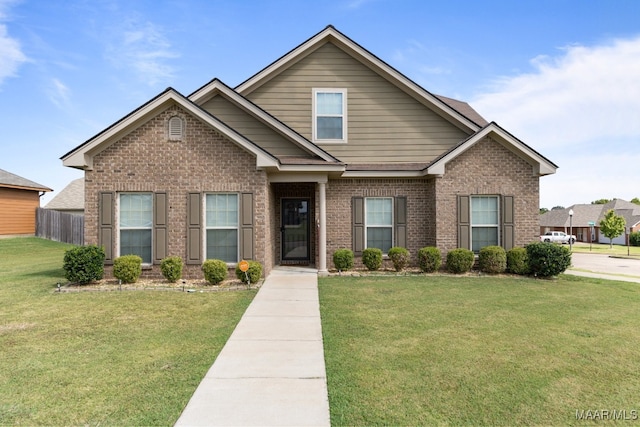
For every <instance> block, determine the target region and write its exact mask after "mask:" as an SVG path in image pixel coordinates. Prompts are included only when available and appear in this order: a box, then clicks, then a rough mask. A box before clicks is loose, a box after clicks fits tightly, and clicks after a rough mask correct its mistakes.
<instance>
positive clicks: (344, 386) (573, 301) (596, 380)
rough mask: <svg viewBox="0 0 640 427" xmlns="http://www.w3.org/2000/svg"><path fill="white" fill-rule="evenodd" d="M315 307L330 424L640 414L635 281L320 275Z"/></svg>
mask: <svg viewBox="0 0 640 427" xmlns="http://www.w3.org/2000/svg"><path fill="white" fill-rule="evenodd" d="M320 305H321V313H322V327H323V335H324V344H325V360H326V365H327V379H328V388H329V403H330V409H331V423H332V425H336V426H338V425H349V426H354V425H434V424H438V425H452V424H453V425H515V424H527V425H568V424H585V423H590V422H592V421H589V420H584V419H583V420H577V419H576V411H582V412H580V413H581V414H583V415H584V414H589V413H588V412H586V411H589V410H591V411H592V412H591V414H592V415H593V411H596V410H600V411H601V410H608V411H610V412H612V411H613V410H617V411H626V412H625V413H624V414H626V415H625V416H626V417H627V418H632V417H633V416H634V414H635V416H636V417H637V416H639V415H640V412H639V411H640V376H639V375H638V369H639V368H640V328H639V327H638V325H640V285H638V284H633V283H623V282H610V281H603V280H597V279H584V278H577V277H573V276H561V277H560V278H559V279H557V280H534V279H528V278H518V277H514V278H509V277H501V278H493V277H487V276H485V277H450V276H435V275H434V276H387V277H369V278H363V277H358V278H356V277H329V278H322V279H320ZM633 411H636V412H633ZM619 414H620V413H619ZM618 416H620V415H618ZM625 422H626V423H629V420H627V421H625ZM638 422H639V421H638V420H637V419H636V420H635V421H632V424H637V423H638Z"/></svg>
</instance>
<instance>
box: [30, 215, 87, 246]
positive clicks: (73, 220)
mask: <svg viewBox="0 0 640 427" xmlns="http://www.w3.org/2000/svg"><path fill="white" fill-rule="evenodd" d="M36 236H38V237H42V238H45V239H49V240H55V241H57V242H64V243H72V244H74V245H84V216H82V215H74V214H70V213H65V212H59V211H54V210H51V209H44V208H37V209H36Z"/></svg>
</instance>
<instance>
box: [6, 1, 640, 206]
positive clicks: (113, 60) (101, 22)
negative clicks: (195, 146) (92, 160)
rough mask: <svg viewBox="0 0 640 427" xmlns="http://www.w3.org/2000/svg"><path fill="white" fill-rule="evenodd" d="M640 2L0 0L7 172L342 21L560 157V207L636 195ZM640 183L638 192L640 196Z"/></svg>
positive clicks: (244, 73)
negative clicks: (161, 97) (167, 93)
mask: <svg viewBox="0 0 640 427" xmlns="http://www.w3.org/2000/svg"><path fill="white" fill-rule="evenodd" d="M639 18H640V1H636V0H535V1H533V0H532V1H526V0H519V1H513V0H503V1H498V0H487V1H482V0H448V1H431V0H417V1H402V0H325V1H322V2H320V1H312V0H308V1H307V0H305V1H302V0H284V1H266V0H265V1H250V0H219V1H218V0H202V1H189V0H175V1H163V0H153V1H136V0H105V1H101V0H65V1H62V0H48V1H45V0H31V1H29V0H0V124H1V125H2V128H3V129H4V131H3V132H2V134H1V135H0V144H1V147H2V150H1V151H0V169H5V170H7V171H9V172H12V173H15V174H18V175H20V176H23V177H25V178H28V179H31V180H33V181H35V182H38V183H40V184H43V185H45V186H48V187H51V188H53V189H54V190H55V192H54V193H53V194H51V193H50V194H48V195H46V196H45V197H44V199H43V204H46V202H48V201H49V200H50V199H51V198H52V197H53V195H54V194H56V193H57V192H59V191H60V190H62V188H64V186H65V185H66V184H67V183H69V182H70V181H71V180H72V179H75V178H79V177H81V176H82V172H81V171H78V170H75V169H69V168H65V167H63V166H62V162H61V161H60V160H59V158H60V156H62V155H63V154H65V153H66V152H68V151H70V150H72V149H73V148H75V147H76V146H78V145H79V144H81V143H83V142H84V141H86V140H87V139H89V138H90V137H92V136H94V135H95V134H96V133H98V132H100V131H101V130H102V129H104V128H106V127H107V126H109V125H111V124H112V123H113V122H115V121H116V120H118V119H120V118H121V117H123V116H124V115H126V114H128V113H129V112H130V111H132V110H133V109H135V108H137V107H138V106H140V105H141V104H143V103H144V102H146V101H147V100H149V99H150V98H152V97H153V96H155V95H157V94H158V93H159V92H161V91H163V90H164V89H165V88H167V87H169V86H171V87H173V88H175V89H177V90H178V91H180V92H182V93H183V94H185V95H188V94H190V93H191V92H193V91H194V90H196V89H197V88H199V87H200V86H202V85H203V84H205V83H206V82H208V81H209V80H211V79H212V78H214V77H218V78H220V79H221V80H222V81H224V82H225V83H227V84H228V85H230V86H232V87H233V86H236V85H237V84H239V83H241V82H242V81H244V80H245V79H247V78H248V77H250V76H252V75H253V74H254V73H255V72H257V71H259V70H261V69H262V68H264V67H265V66H267V65H268V64H270V63H271V62H272V61H274V60H276V59H277V58H279V57H280V56H281V55H283V54H285V53H287V52H288V51H289V50H291V49H292V48H294V47H296V46H297V45H298V44H300V43H302V42H303V41H305V40H306V39H308V38H309V37H311V36H313V35H314V34H316V33H317V32H319V31H320V30H322V29H323V28H324V27H325V26H327V25H329V24H332V25H334V26H335V27H336V28H337V29H338V30H340V31H342V32H343V33H345V34H346V35H347V36H349V37H350V38H352V39H353V40H355V41H356V42H357V43H359V44H360V45H362V46H363V47H365V48H366V49H368V50H370V51H371V52H373V53H374V54H375V55H377V56H378V57H379V58H381V59H383V60H384V61H386V62H387V63H389V64H390V65H392V66H393V67H395V68H397V69H398V70H399V71H400V72H402V73H404V74H405V75H407V76H408V77H409V78H411V79H413V80H414V81H416V82H417V83H419V84H421V85H422V86H423V87H424V88H425V89H427V90H429V91H430V92H432V93H436V94H440V95H445V96H449V97H453V98H458V99H462V100H465V101H467V102H469V103H471V105H472V106H474V107H475V108H476V109H477V110H478V111H479V112H480V114H482V115H483V116H484V117H485V118H487V119H488V120H490V121H491V120H493V121H496V122H497V123H498V124H500V125H501V126H503V127H505V128H506V129H507V130H509V131H510V132H511V133H513V134H514V135H515V136H517V137H518V138H520V139H521V140H523V141H524V142H525V143H527V144H528V145H530V146H531V147H533V148H534V149H536V150H537V151H538V152H540V153H541V154H543V155H544V156H546V157H547V158H549V159H550V160H551V161H553V162H554V163H556V164H557V165H558V166H559V167H560V169H558V172H557V174H555V175H553V176H548V177H543V178H542V179H541V191H540V204H541V206H543V207H547V208H551V207H553V206H557V205H562V206H569V205H571V204H574V203H589V202H591V201H592V200H595V199H600V198H612V197H619V198H623V199H626V200H630V199H631V198H633V197H640V185H638V184H640V167H639V166H638V165H640V150H638V149H637V147H639V146H640V77H639V76H640V19H639ZM636 185H638V187H636Z"/></svg>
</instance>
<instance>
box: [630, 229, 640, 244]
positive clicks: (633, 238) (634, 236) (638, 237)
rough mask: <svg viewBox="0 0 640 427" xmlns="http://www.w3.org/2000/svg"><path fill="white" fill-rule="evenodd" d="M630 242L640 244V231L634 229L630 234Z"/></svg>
mask: <svg viewBox="0 0 640 427" xmlns="http://www.w3.org/2000/svg"><path fill="white" fill-rule="evenodd" d="M629 244H630V245H631V246H640V231H634V232H633V233H631V234H629Z"/></svg>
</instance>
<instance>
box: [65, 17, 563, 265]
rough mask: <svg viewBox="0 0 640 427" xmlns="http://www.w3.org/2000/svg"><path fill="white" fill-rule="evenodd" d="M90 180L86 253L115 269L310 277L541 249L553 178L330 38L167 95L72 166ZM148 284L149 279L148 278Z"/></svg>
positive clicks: (486, 130) (542, 166) (486, 127)
mask: <svg viewBox="0 0 640 427" xmlns="http://www.w3.org/2000/svg"><path fill="white" fill-rule="evenodd" d="M62 161H63V164H64V165H65V166H69V167H73V168H78V169H82V170H84V171H85V194H86V199H85V221H86V222H85V241H86V242H87V243H88V244H89V243H93V244H99V245H103V246H104V247H105V249H106V253H107V263H110V262H112V261H113V259H114V258H115V257H118V256H120V255H124V254H128V253H136V254H139V255H140V256H141V257H142V258H143V260H144V263H145V264H148V267H147V270H145V274H148V275H151V276H153V275H155V276H159V275H160V273H159V268H158V267H157V264H158V263H159V262H160V260H162V258H164V257H166V256H169V255H179V256H182V257H183V258H184V261H185V263H186V268H185V270H184V274H185V276H186V277H201V275H202V273H201V271H200V266H201V264H202V262H203V261H204V260H205V259H207V258H218V259H222V260H224V261H226V262H227V263H228V264H229V266H230V267H231V266H234V265H235V264H236V263H237V262H238V261H239V260H240V259H253V260H257V261H259V262H261V263H262V264H263V265H264V269H265V274H268V273H269V271H270V270H271V269H272V267H273V266H275V265H279V264H308V265H313V266H315V267H316V268H317V269H318V270H319V271H320V273H324V272H326V271H327V269H328V268H331V267H332V254H333V252H334V251H335V250H336V249H339V248H350V249H352V250H353V251H354V252H355V254H356V257H357V262H358V263H359V265H362V264H361V258H360V256H361V254H362V251H363V250H364V249H365V248H367V247H377V248H380V249H382V250H383V252H386V251H387V250H388V249H389V248H390V247H392V246H404V247H406V248H408V249H409V250H410V251H411V253H412V254H413V255H414V256H415V254H416V253H417V252H418V249H420V248H422V247H425V246H437V247H438V248H440V250H441V251H442V252H443V255H444V254H446V252H447V251H449V250H451V249H454V248H457V247H464V248H469V249H473V250H474V251H478V250H479V249H480V248H481V247H483V246H486V245H502V246H503V247H505V248H507V249H509V248H511V247H513V246H521V245H525V244H527V243H529V242H531V241H534V240H536V239H537V236H538V231H539V222H538V209H539V179H540V177H541V176H544V175H548V174H553V173H555V171H556V168H557V166H556V165H555V164H553V163H552V162H551V161H549V160H548V159H546V158H545V157H544V156H542V155H541V154H539V153H538V152H536V151H535V150H534V149H532V148H531V147H529V146H528V145H526V144H525V143H523V142H522V141H520V140H519V139H517V138H516V137H515V136H513V135H512V134H510V133H509V132H508V131H506V130H505V129H503V128H502V127H500V126H499V125H497V124H496V123H494V122H491V123H487V122H486V121H485V120H484V119H483V118H482V117H481V116H480V115H479V114H478V113H476V112H475V111H474V110H473V109H472V108H471V107H470V106H469V105H468V104H466V103H464V102H460V101H456V100H452V99H450V98H445V97H438V96H435V95H433V94H432V93H430V92H428V91H427V90H425V89H423V88H422V87H420V86H419V85H417V84H416V83H415V82H413V81H412V80H410V79H409V78H407V77H406V76H404V75H403V74H401V73H400V72H399V71H397V70H395V69H394V68H392V67H391V66H389V65H388V64H387V63H385V62H383V61H382V60H380V59H379V58H378V57H376V56H375V55H374V54H372V53H371V52H369V51H367V50H365V49H364V48H363V47H362V46H360V45H358V44H357V43H356V42H354V41H353V40H351V39H349V38H348V37H346V36H345V35H344V34H342V33H341V32H339V31H338V30H336V29H335V28H334V27H332V26H328V27H327V28H325V29H324V30H323V31H321V32H320V33H318V34H316V35H315V36H313V37H311V38H310V39H308V40H307V41H305V42H304V43H302V44H301V45H299V46H298V47H296V48H294V49H293V50H292V51H290V52H288V53H286V54H285V55H284V56H282V57H281V58H279V59H277V60H276V61H275V62H273V63H272V64H270V65H268V66H267V67H266V68H264V69H263V70H261V71H259V72H258V73H257V74H255V75H253V76H252V77H250V78H249V79H247V80H246V81H244V82H243V83H241V84H240V85H239V86H237V87H235V88H230V87H229V86H227V85H225V84H224V83H222V82H221V81H220V80H217V79H214V80H212V81H210V82H209V83H207V84H205V85H204V86H202V87H201V88H200V89H198V90H196V91H195V92H194V93H192V94H191V95H189V96H183V95H182V94H180V93H179V92H177V91H176V90H174V89H172V88H169V89H167V90H165V91H164V92H162V93H160V94H159V95H157V96H156V97H155V98H153V99H151V100H149V101H148V102H147V103H146V104H144V105H142V106H140V107H139V108H138V109H136V110H135V111H133V112H131V113H130V114H128V115H127V116H125V117H124V118H122V119H121V120H119V121H118V122H116V123H114V124H113V125H112V126H110V127H108V128H107V129H105V130H104V131H102V132H100V133H99V134H98V135H96V136H94V137H93V138H91V139H89V140H88V141H86V142H85V143H83V144H82V145H80V146H78V147H76V148H74V149H73V150H72V151H70V152H69V153H67V154H65V155H64V156H62ZM149 270H150V271H149Z"/></svg>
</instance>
